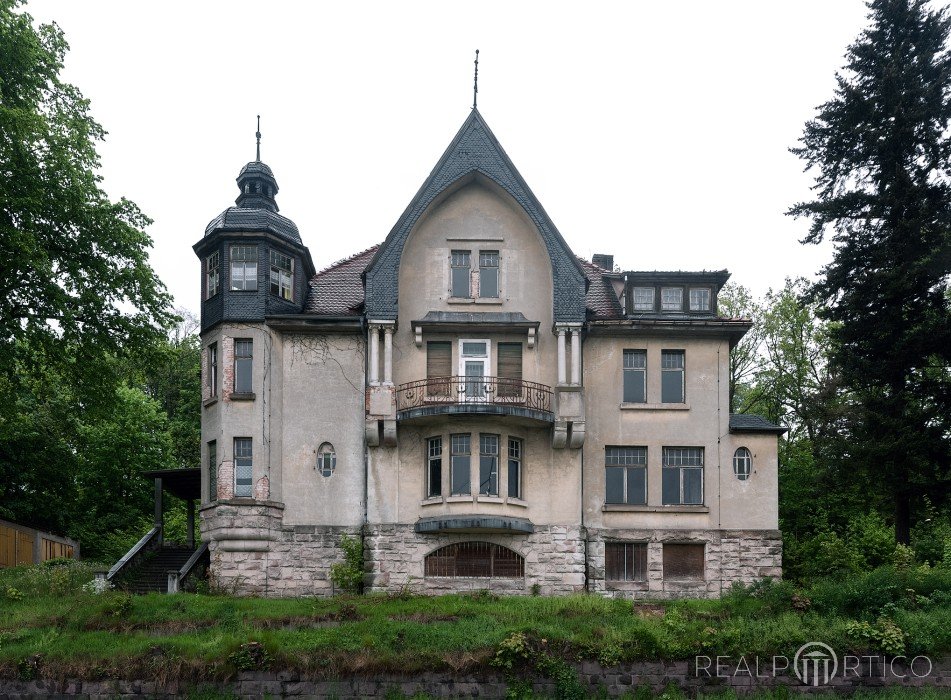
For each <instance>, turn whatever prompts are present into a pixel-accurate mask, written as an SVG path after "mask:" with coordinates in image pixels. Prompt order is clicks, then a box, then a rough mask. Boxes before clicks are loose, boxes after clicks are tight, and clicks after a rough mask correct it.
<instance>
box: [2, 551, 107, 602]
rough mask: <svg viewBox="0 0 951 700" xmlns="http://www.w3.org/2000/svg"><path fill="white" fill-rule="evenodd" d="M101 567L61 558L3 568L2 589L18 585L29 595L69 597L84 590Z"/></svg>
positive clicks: (18, 587)
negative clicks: (51, 561)
mask: <svg viewBox="0 0 951 700" xmlns="http://www.w3.org/2000/svg"><path fill="white" fill-rule="evenodd" d="M96 569H97V567H95V566H93V565H92V564H88V563H86V562H80V561H74V560H72V559H68V560H57V562H56V564H54V565H48V563H47V564H32V565H30V566H17V567H14V568H12V569H0V590H5V589H7V588H11V587H12V588H15V589H17V590H18V591H20V592H21V593H22V594H23V595H24V596H25V597H29V598H32V597H36V596H67V595H75V594H78V593H81V592H82V588H83V585H85V584H87V583H89V582H90V581H92V580H93V579H94V578H95V576H96V573H95V572H96Z"/></svg>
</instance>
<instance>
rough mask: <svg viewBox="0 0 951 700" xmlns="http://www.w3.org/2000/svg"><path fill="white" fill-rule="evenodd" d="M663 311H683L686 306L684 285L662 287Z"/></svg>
mask: <svg viewBox="0 0 951 700" xmlns="http://www.w3.org/2000/svg"><path fill="white" fill-rule="evenodd" d="M660 308H661V311H682V310H683V308H684V290H683V287H661V288H660Z"/></svg>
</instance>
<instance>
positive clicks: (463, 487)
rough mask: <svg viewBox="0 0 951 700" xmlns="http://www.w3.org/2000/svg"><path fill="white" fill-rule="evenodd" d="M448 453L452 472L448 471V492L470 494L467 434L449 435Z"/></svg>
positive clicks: (454, 494) (460, 494)
mask: <svg viewBox="0 0 951 700" xmlns="http://www.w3.org/2000/svg"><path fill="white" fill-rule="evenodd" d="M449 441H450V455H449V458H450V460H451V462H452V467H451V469H452V472H451V473H450V480H451V481H452V483H451V484H450V489H449V491H450V493H451V494H452V495H453V496H469V495H471V494H472V477H471V470H470V469H469V436H468V435H450V436H449Z"/></svg>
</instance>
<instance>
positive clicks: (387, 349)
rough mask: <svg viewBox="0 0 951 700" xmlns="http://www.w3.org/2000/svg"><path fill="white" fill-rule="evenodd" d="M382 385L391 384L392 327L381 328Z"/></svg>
mask: <svg viewBox="0 0 951 700" xmlns="http://www.w3.org/2000/svg"><path fill="white" fill-rule="evenodd" d="M383 383H384V384H387V385H392V384H393V326H383Z"/></svg>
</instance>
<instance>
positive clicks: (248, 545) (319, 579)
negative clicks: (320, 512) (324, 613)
mask: <svg viewBox="0 0 951 700" xmlns="http://www.w3.org/2000/svg"><path fill="white" fill-rule="evenodd" d="M283 514H284V507H283V505H282V504H280V503H275V502H272V501H253V500H251V499H233V500H230V501H219V502H218V503H217V504H212V505H209V506H206V507H205V508H203V509H202V510H201V521H202V535H203V537H204V538H205V539H207V540H208V549H209V551H210V554H211V576H212V583H213V584H214V585H215V586H216V587H218V588H219V589H221V590H224V591H227V592H233V593H235V594H237V595H260V596H268V597H276V598H291V597H298V596H321V597H322V596H330V595H333V593H334V589H333V583H332V582H331V580H330V567H331V566H332V565H333V564H334V563H336V562H342V561H344V552H343V549H341V547H340V540H341V538H342V537H343V536H344V535H350V536H352V537H357V538H359V537H360V536H361V533H360V528H359V527H336V526H318V525H296V526H284V525H283Z"/></svg>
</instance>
